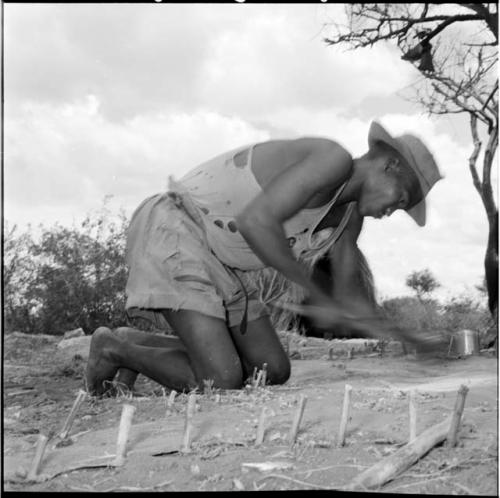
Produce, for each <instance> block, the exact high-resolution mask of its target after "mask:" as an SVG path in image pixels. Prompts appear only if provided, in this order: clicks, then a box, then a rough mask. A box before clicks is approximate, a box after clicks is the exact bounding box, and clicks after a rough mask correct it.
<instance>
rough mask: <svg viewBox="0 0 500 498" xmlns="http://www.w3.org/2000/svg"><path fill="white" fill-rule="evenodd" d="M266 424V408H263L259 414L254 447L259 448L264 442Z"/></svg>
mask: <svg viewBox="0 0 500 498" xmlns="http://www.w3.org/2000/svg"><path fill="white" fill-rule="evenodd" d="M265 422H266V407H265V406H263V407H262V410H261V412H260V417H259V425H258V426H257V436H256V437H255V446H260V445H261V444H262V443H263V441H264V432H265Z"/></svg>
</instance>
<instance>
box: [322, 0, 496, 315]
mask: <svg viewBox="0 0 500 498" xmlns="http://www.w3.org/2000/svg"><path fill="white" fill-rule="evenodd" d="M497 7H498V6H497V4H496V3H458V4H438V3H412V4H392V3H377V4H362V3H356V4H346V6H345V9H346V15H347V21H348V23H347V25H345V26H342V25H339V24H332V25H331V26H330V27H331V29H332V30H333V34H332V36H331V37H328V38H325V40H324V41H325V43H327V44H328V45H347V46H348V48H350V49H358V48H363V47H371V46H373V45H375V44H377V43H384V42H388V43H389V42H392V43H395V44H396V45H397V46H398V47H399V49H400V51H401V54H402V55H401V59H403V60H404V61H408V62H409V63H411V64H414V65H415V66H416V68H417V69H418V71H419V72H418V76H417V77H416V79H415V82H414V83H413V85H411V87H410V92H409V93H408V95H407V97H408V98H409V99H410V100H413V101H414V102H418V103H419V104H421V105H422V106H423V107H424V108H425V109H426V110H427V112H428V113H429V114H437V115H439V114H460V113H464V114H465V115H467V116H468V117H469V123H470V131H471V138H472V142H473V150H472V153H471V156H470V157H469V160H468V166H469V169H470V172H471V175H472V182H473V185H474V187H475V189H476V190H477V192H478V194H479V196H480V198H481V201H482V203H483V206H484V209H485V212H486V216H487V219H488V225H489V236H488V242H487V248H486V255H485V259H484V265H485V276H486V277H485V278H486V284H487V289H488V305H489V308H490V311H491V313H492V314H493V315H495V313H496V311H497V309H498V207H497V204H496V202H495V199H494V195H493V190H492V186H491V168H492V164H493V159H494V157H495V153H496V151H497V147H498V76H497V74H498V73H497V60H498V49H497V44H498V8H497ZM481 136H485V137H486V140H483V141H482V140H481V139H480V137H481ZM483 142H485V143H486V145H485V146H484V148H483ZM481 153H482V158H480V155H481ZM478 164H481V166H482V172H481V174H480V173H479V172H478Z"/></svg>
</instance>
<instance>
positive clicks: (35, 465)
mask: <svg viewBox="0 0 500 498" xmlns="http://www.w3.org/2000/svg"><path fill="white" fill-rule="evenodd" d="M48 441H49V438H48V437H47V436H44V435H43V434H40V435H39V436H38V442H37V445H36V452H35V456H34V458H33V461H32V462H31V468H30V470H29V472H28V476H27V479H28V481H34V480H35V479H36V476H37V475H38V471H39V470H40V464H41V463H42V459H43V454H44V453H45V448H46V447H47V442H48Z"/></svg>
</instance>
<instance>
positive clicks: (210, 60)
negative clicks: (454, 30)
mask: <svg viewBox="0 0 500 498" xmlns="http://www.w3.org/2000/svg"><path fill="white" fill-rule="evenodd" d="M342 18H343V8H342V6H341V5H328V4H321V3H318V4H298V5H297V4H263V5H257V4H254V5H247V4H238V3H235V4H211V5H210V4H209V5H205V4H200V3H198V4H160V3H159V4H135V5H134V4H104V5H103V4H101V5H96V4H94V5H91V4H86V5H85V4H68V5H64V4H45V5H36V4H24V5H23V4H19V5H15V4H6V5H4V26H5V32H4V50H5V52H4V54H5V56H4V71H5V72H4V77H5V108H4V112H5V161H4V179H5V185H4V190H5V198H4V219H5V220H6V221H7V222H8V223H9V224H10V225H12V224H14V223H17V224H19V225H20V226H21V227H25V226H26V224H27V223H31V224H33V225H37V224H38V223H43V224H44V225H52V224H53V223H55V222H56V221H58V222H60V223H62V224H66V225H70V224H72V223H73V222H76V223H78V222H79V221H81V220H82V219H83V218H84V216H85V215H86V214H87V213H89V212H90V211H92V210H96V209H99V207H100V206H101V205H102V202H103V199H104V197H105V196H106V195H112V196H113V198H112V202H111V204H110V206H111V208H112V209H115V210H118V208H119V207H122V208H124V209H125V211H126V212H127V213H128V214H129V215H130V214H131V213H132V211H133V209H135V207H136V206H137V205H138V204H139V203H140V202H141V201H142V200H143V199H144V198H145V197H147V196H149V195H152V194H154V193H157V192H159V191H161V190H164V189H165V188H166V185H167V177H168V176H169V175H174V177H179V176H181V175H182V174H183V173H185V172H186V171H188V170H189V169H190V168H191V167H194V166H195V165H197V164H198V163H200V162H202V161H203V160H206V159H209V158H210V157H212V156H214V155H216V154H218V153H220V152H223V151H225V150H227V149H229V148H233V147H237V146H239V145H242V144H246V143H251V142H254V141H264V140H267V139H270V138H293V137H298V136H301V135H319V136H324V137H328V138H332V139H335V140H337V141H339V142H340V143H342V144H343V145H344V146H345V147H347V148H348V149H349V150H350V151H351V153H352V154H353V156H354V157H356V156H358V155H361V154H363V153H364V152H365V151H366V149H367V138H366V137H367V132H368V128H369V125H370V122H371V121H372V120H373V119H377V120H379V121H380V122H381V123H382V124H383V125H385V127H386V128H387V129H388V130H389V131H390V132H391V133H393V134H396V135H398V134H401V133H404V132H407V131H410V132H413V133H415V134H417V135H419V136H421V137H422V138H423V139H424V140H425V141H426V143H428V145H429V148H430V149H431V150H432V151H433V152H434V154H435V157H436V159H437V161H438V163H439V165H440V168H441V171H442V173H443V174H444V176H445V179H444V180H442V181H441V182H439V183H438V184H436V186H435V187H434V188H433V190H432V191H431V193H430V195H429V196H428V223H427V225H426V226H425V227H424V228H419V227H418V226H417V225H416V224H415V223H414V222H413V221H412V219H411V218H410V217H409V216H407V215H405V214H404V213H403V212H397V213H395V214H394V215H393V216H392V217H391V218H390V219H385V220H375V219H371V218H367V219H366V223H365V228H364V231H363V233H362V236H361V239H360V247H361V249H362V250H363V251H364V253H365V254H366V256H367V258H368V261H369V263H370V265H371V267H372V270H373V272H374V276H375V282H376V284H377V286H378V292H379V296H380V297H393V296H396V295H405V294H406V295H408V294H410V291H409V289H408V288H407V287H405V283H404V282H405V278H406V276H407V275H408V274H409V273H410V272H411V271H413V270H421V269H424V268H429V269H430V270H431V272H432V273H433V274H434V275H435V276H436V277H437V279H438V281H439V282H440V283H441V284H442V288H441V290H440V291H439V293H438V296H439V297H443V298H448V297H450V296H451V295H460V294H464V293H466V294H467V293H468V294H474V292H475V289H474V287H475V285H477V284H479V283H480V282H481V280H482V276H483V256H484V250H485V244H486V238H487V223H486V219H485V216H484V210H483V208H482V205H481V202H480V200H479V196H478V194H477V193H476V192H475V190H474V188H473V186H472V182H471V178H470V173H469V171H468V162H467V160H468V157H469V155H470V153H471V150H472V145H471V141H470V137H469V134H468V124H467V119H466V117H465V116H459V117H453V118H451V117H449V116H443V117H439V118H436V117H433V118H429V117H428V116H426V115H425V114H424V113H423V111H422V110H421V109H420V108H418V107H417V106H415V105H413V104H410V103H408V102H407V101H405V100H403V98H402V97H400V96H399V95H400V91H401V90H402V89H403V88H405V87H408V85H410V84H411V83H412V82H414V81H415V79H416V78H417V77H418V71H417V70H416V69H415V68H413V66H412V65H410V64H409V63H407V62H404V61H402V60H401V59H400V54H399V52H398V51H397V49H396V48H394V47H392V46H390V45H389V46H378V47H374V48H372V49H365V50H358V51H355V52H352V51H344V50H341V49H339V48H336V47H333V48H332V47H327V46H326V45H325V44H324V43H323V42H322V38H323V36H324V35H326V34H328V31H325V28H324V24H325V23H328V22H330V21H332V20H336V21H338V20H341V19H342ZM493 178H494V183H495V192H496V181H497V166H496V163H495V167H494V172H493Z"/></svg>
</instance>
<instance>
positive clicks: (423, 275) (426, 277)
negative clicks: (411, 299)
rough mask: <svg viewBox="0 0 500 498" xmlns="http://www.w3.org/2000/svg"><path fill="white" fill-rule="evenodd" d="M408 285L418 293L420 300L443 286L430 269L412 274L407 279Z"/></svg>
mask: <svg viewBox="0 0 500 498" xmlns="http://www.w3.org/2000/svg"><path fill="white" fill-rule="evenodd" d="M406 285H407V286H408V287H410V289H413V290H414V291H415V292H416V293H417V297H418V299H420V300H421V299H423V298H424V297H425V296H429V295H430V294H431V293H432V292H433V291H434V290H436V289H437V288H438V287H440V286H441V284H440V283H439V282H438V281H437V280H436V279H435V277H434V275H432V273H431V272H430V270H429V269H428V268H426V269H424V270H420V271H414V272H412V273H410V275H408V277H406Z"/></svg>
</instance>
